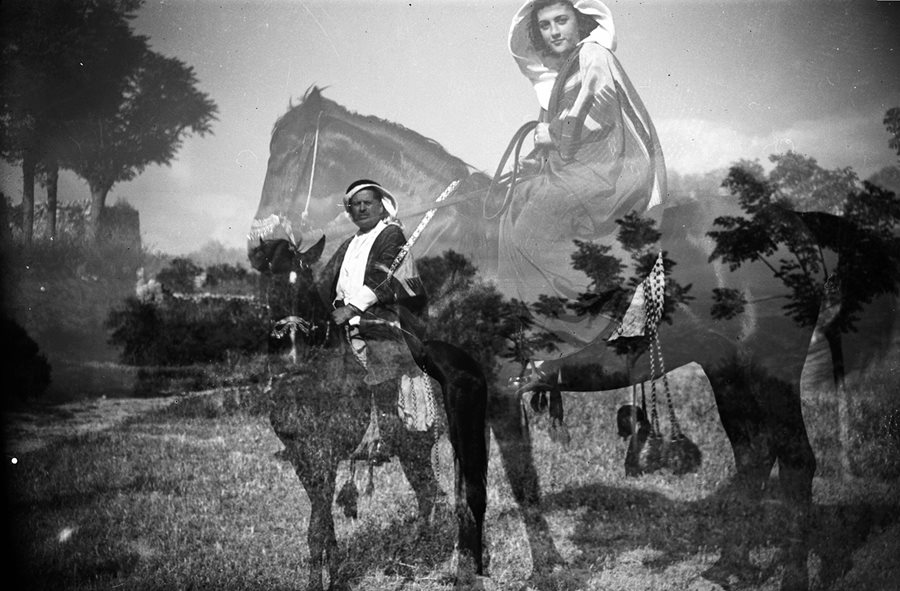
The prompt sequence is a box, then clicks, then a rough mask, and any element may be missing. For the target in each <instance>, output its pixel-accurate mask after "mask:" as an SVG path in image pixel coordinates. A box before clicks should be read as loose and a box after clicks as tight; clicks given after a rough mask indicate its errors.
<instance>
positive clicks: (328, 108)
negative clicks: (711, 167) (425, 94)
mask: <svg viewBox="0 0 900 591" xmlns="http://www.w3.org/2000/svg"><path fill="white" fill-rule="evenodd" d="M360 177H368V178H375V179H379V180H381V181H382V182H383V183H384V184H385V185H386V186H390V187H391V188H392V189H395V188H396V189H397V193H399V194H401V195H402V194H404V193H408V194H409V195H410V199H409V200H403V201H402V203H401V217H402V218H403V220H404V222H405V224H406V225H407V226H408V227H415V225H416V223H417V222H418V220H419V219H420V218H421V216H422V214H423V213H424V211H425V210H427V209H428V208H429V207H430V206H431V205H432V204H431V203H430V202H429V199H433V198H434V197H435V196H437V195H438V194H440V192H441V190H442V189H443V188H444V187H445V186H447V185H448V184H449V183H450V182H451V181H452V180H455V179H462V183H461V184H460V187H459V188H458V189H457V194H456V196H455V197H454V198H451V199H450V200H448V201H449V203H447V204H445V206H442V208H441V209H440V210H439V211H438V212H437V215H435V217H434V221H433V222H432V225H430V226H429V227H428V228H427V229H426V232H425V233H424V234H423V235H422V236H423V238H422V239H421V241H420V246H421V247H422V250H419V247H418V246H417V250H416V255H417V256H418V257H421V256H422V255H423V254H440V252H441V249H442V248H452V249H454V250H456V251H457V252H461V253H462V254H464V255H466V256H469V257H471V259H472V260H473V262H475V264H476V265H477V266H478V267H479V269H480V270H481V271H482V272H483V273H484V274H485V275H486V276H487V277H488V278H492V275H491V273H492V271H493V269H494V267H493V265H492V261H494V260H495V257H496V252H497V244H496V241H497V231H496V226H495V224H493V223H492V221H491V219H490V218H491V215H490V214H491V211H490V207H487V208H485V206H484V201H485V200H484V199H483V197H484V196H485V194H486V186H487V185H488V184H489V183H488V182H487V181H486V177H485V176H484V175H480V174H478V173H474V172H473V171H472V170H471V169H470V168H469V167H467V166H466V165H465V163H464V162H462V161H461V160H459V159H457V158H454V157H453V156H451V155H449V154H446V153H444V152H442V151H441V150H440V149H439V146H437V145H436V144H435V143H434V142H433V141H431V140H429V139H427V138H424V137H422V136H420V135H418V134H416V133H415V132H412V131H410V130H408V129H405V128H403V127H401V126H398V125H396V124H393V123H390V122H386V121H383V120H380V119H377V118H374V117H364V116H360V115H356V114H354V113H351V112H349V111H347V110H346V109H344V108H343V107H341V106H339V105H337V104H335V103H333V102H331V101H328V100H326V99H324V98H323V97H322V96H321V94H320V93H319V91H318V90H317V89H313V90H311V91H310V92H309V93H308V94H307V96H306V97H304V101H303V102H302V103H301V104H300V105H297V106H296V107H293V108H292V109H290V110H289V111H288V113H287V114H285V116H283V117H282V118H281V119H280V120H279V122H278V123H277V124H276V126H275V129H274V132H273V136H272V142H271V156H270V160H269V169H268V173H267V177H266V182H265V185H264V188H263V193H262V198H261V200H260V206H259V210H258V213H257V218H256V220H254V224H253V230H252V232H251V242H250V258H251V261H254V260H257V259H259V258H260V257H259V253H260V252H263V251H264V250H265V249H266V248H269V247H270V246H267V245H270V244H271V241H272V240H277V239H278V238H279V237H280V238H284V237H285V235H284V233H281V235H280V236H279V231H280V230H279V228H281V229H283V228H284V226H285V224H277V223H273V220H276V221H277V220H284V219H287V220H290V222H291V224H289V226H291V227H292V228H293V229H295V230H297V231H298V232H300V233H301V234H302V235H303V236H307V235H315V234H314V233H315V232H319V233H321V232H323V231H324V232H325V233H326V235H333V234H335V233H338V232H339V230H340V234H341V235H344V234H347V233H348V231H349V230H350V228H349V227H347V228H345V229H340V228H339V225H340V219H339V218H336V214H335V211H340V210H339V209H338V205H339V204H340V195H341V193H342V191H343V189H344V187H346V186H347V185H348V184H349V183H350V182H351V181H353V180H355V179H356V178H360ZM741 199H742V198H739V197H737V196H731V197H723V196H718V195H717V196H712V197H710V198H706V199H696V200H695V199H683V200H677V199H676V200H674V201H673V202H670V203H669V204H667V205H665V209H664V211H662V212H656V213H659V214H660V215H659V216H656V219H661V220H662V221H661V222H660V223H659V226H658V230H659V233H660V236H661V237H660V238H659V241H658V244H657V245H656V248H657V251H661V252H663V253H665V255H666V257H667V259H668V260H669V261H670V262H669V263H668V264H667V268H666V272H667V275H668V277H667V280H668V281H669V283H668V284H669V285H672V286H682V287H684V288H687V287H689V288H690V289H689V296H690V297H686V298H681V299H680V300H677V299H673V300H672V301H673V302H676V303H673V305H672V306H671V309H670V310H668V313H667V317H666V319H665V321H664V322H663V323H662V324H661V326H660V328H659V333H658V334H659V339H660V342H661V350H662V353H663V355H664V360H665V365H666V368H667V369H674V368H677V367H679V366H682V365H685V364H688V363H691V362H696V363H697V364H699V365H700V366H701V367H702V368H703V370H704V372H705V373H706V375H707V377H708V378H709V381H710V384H711V386H712V389H713V392H714V395H715V400H716V404H717V407H718V411H719V416H720V418H721V421H722V425H723V427H724V429H725V433H726V434H727V436H728V438H729V441H730V443H731V445H732V449H733V452H734V459H735V468H736V472H737V475H736V479H735V483H736V485H737V486H736V487H735V488H736V489H737V490H739V491H741V494H742V495H744V496H745V497H746V498H748V499H750V501H751V504H753V503H756V504H757V505H759V501H761V500H762V498H763V497H762V491H763V490H764V489H766V487H767V486H768V482H769V476H770V474H771V472H772V470H773V468H774V466H775V465H776V464H777V466H778V477H779V480H780V483H781V492H782V498H783V503H784V506H785V507H786V508H787V509H786V514H787V515H788V519H787V520H786V522H785V526H784V528H783V530H782V532H780V534H781V543H782V550H783V551H782V553H781V557H782V561H783V563H784V565H785V569H784V578H783V581H782V586H783V587H784V588H790V589H806V588H807V587H808V573H807V569H806V562H807V554H808V551H809V544H808V539H807V538H808V530H809V515H810V509H811V506H812V481H813V476H814V474H815V471H816V457H815V454H814V452H813V448H812V446H811V444H810V440H809V435H808V432H807V428H806V423H805V422H804V418H803V413H802V409H801V398H800V378H801V374H802V373H804V371H805V372H806V375H805V377H806V378H809V377H810V376H814V375H815V374H817V373H819V372H821V369H822V368H820V367H818V366H815V367H813V366H810V365H809V364H808V363H807V357H808V351H809V348H810V340H811V336H812V334H813V330H814V329H815V328H816V318H817V317H818V316H819V313H820V310H824V309H826V308H827V307H828V306H829V305H832V308H831V310H832V312H833V310H834V309H835V306H836V309H840V308H841V306H842V305H844V304H845V303H846V301H845V298H844V297H843V295H844V294H846V293H847V290H848V289H849V288H852V287H854V286H855V285H857V284H860V283H863V282H865V281H868V280H871V279H872V276H862V275H859V274H858V272H857V274H856V275H854V274H853V273H854V265H853V264H845V265H843V267H842V266H841V264H840V263H833V259H829V260H830V261H831V262H829V263H828V264H825V258H821V257H820V258H821V260H820V258H817V257H818V254H819V252H820V251H821V250H822V248H821V247H822V245H823V243H827V242H829V241H831V242H832V243H834V242H835V241H834V238H835V235H834V233H835V232H838V233H841V232H843V231H844V230H847V234H846V235H847V236H848V240H847V241H845V243H844V244H843V245H842V246H840V245H834V244H832V246H834V247H835V248H834V250H836V251H840V250H841V248H844V249H845V250H844V251H843V252H840V253H839V258H842V260H845V261H850V260H851V259H853V254H854V253H853V252H852V248H853V246H854V244H862V243H864V242H867V241H866V240H853V239H849V237H850V236H852V235H859V233H858V232H855V231H853V229H852V228H848V227H847V224H846V223H843V222H839V221H837V220H835V219H833V216H822V215H797V214H794V213H792V212H789V211H784V212H783V214H778V215H777V216H775V217H773V220H775V221H773V225H772V228H774V227H775V226H777V227H779V228H781V237H778V236H775V235H774V233H773V234H772V235H771V236H766V232H767V231H768V230H769V229H770V227H769V226H767V225H766V224H759V225H758V226H757V227H755V228H756V229H755V230H754V231H752V232H750V233H748V234H745V235H744V237H743V239H740V240H736V241H735V243H734V244H731V245H730V248H731V250H730V251H729V250H728V248H726V247H728V246H729V244H728V243H727V240H726V238H727V237H726V238H722V241H718V240H717V239H714V238H713V233H714V232H716V231H723V230H725V227H724V226H722V225H721V224H720V221H721V220H723V219H727V218H729V217H730V218H732V219H736V218H738V219H743V218H744V217H745V216H748V215H749V214H748V212H747V211H746V210H745V207H744V206H745V204H744V203H742V201H741ZM307 203H310V205H308V206H307V205H306V204H307ZM773 211H774V210H773ZM404 212H405V215H404ZM486 214H487V215H486ZM774 215H775V214H773V216H774ZM776 222H777V223H776ZM826 238H828V240H826ZM769 239H771V240H770V242H771V245H769V244H768V243H767V242H766V240H769ZM847 243H849V249H850V250H849V251H848V250H847V248H848V244H847ZM745 244H746V245H747V246H748V247H750V246H754V245H756V244H762V251H763V252H762V254H761V255H760V256H756V257H753V256H750V257H744V258H743V259H741V254H742V253H743V252H744V251H742V250H741V247H742V245H745ZM882 250H885V249H882ZM886 250H888V251H890V249H886ZM878 251H879V249H878V248H873V249H871V250H870V252H872V253H876V254H877V252H878ZM865 258H866V257H856V259H855V260H856V261H857V262H860V261H863V260H864V259H865ZM797 260H801V261H802V262H801V263H800V264H799V265H795V266H794V267H790V268H791V269H794V268H795V267H796V268H800V270H801V271H802V276H803V281H802V282H801V283H802V285H800V284H798V283H797V282H795V281H794V279H795V276H794V274H792V272H791V273H788V272H781V271H779V269H778V266H779V264H780V263H779V261H797ZM813 260H815V261H817V262H816V263H815V264H811V263H810V261H813ZM254 264H255V266H256V267H257V268H261V267H260V266H259V265H258V264H257V263H254ZM792 264H793V263H792ZM832 264H834V265H837V266H836V267H832V266H829V265H832ZM887 264H889V265H894V266H896V261H889V262H888V263H887ZM834 268H841V269H843V272H842V273H841V274H842V277H841V279H842V282H841V285H843V287H839V288H838V290H837V292H836V293H834V292H829V291H828V290H827V289H826V287H825V286H826V279H828V278H829V277H831V276H832V274H830V272H831V271H833V270H834ZM885 268H886V267H885ZM798 285H799V288H798ZM798 289H799V291H801V292H802V293H800V295H798ZM878 290H881V291H880V293H885V292H887V293H891V292H894V293H895V292H896V286H895V285H893V284H892V285H888V286H882V287H877V288H875V287H873V289H872V292H873V293H875V292H877V291H878ZM829 293H830V294H831V295H830V296H829V297H830V298H831V299H830V300H829V298H827V297H824V296H826V295H828V294H829ZM505 295H508V294H505ZM668 295H670V294H669V293H668V292H667V296H668ZM729 298H731V299H730V300H729ZM798 298H799V299H798ZM590 301H591V300H590V298H589V299H588V300H585V302H580V303H581V304H590ZM729 302H730V304H731V305H730V306H728V305H724V304H728V303H729ZM723 305H724V307H725V308H730V310H728V311H726V312H723ZM798 310H799V312H798ZM801 312H802V313H801ZM839 315H840V312H838V313H831V314H829V315H828V316H829V319H833V318H834V317H835V316H839ZM894 315H895V313H894V312H891V315H890V316H882V317H881V318H880V319H879V320H878V321H877V322H876V323H874V324H873V325H872V326H873V327H874V328H875V329H876V330H874V331H871V332H870V331H863V330H861V331H860V337H875V338H881V337H882V336H883V335H884V333H885V329H888V331H890V329H891V326H892V324H893V322H894V321H895V319H894ZM820 324H822V322H820ZM819 328H826V329H827V328H828V327H826V326H820V327H819ZM868 345H869V346H867V347H866V350H867V351H868V352H869V354H868V357H869V358H874V357H875V355H873V354H872V353H873V352H874V351H875V350H879V349H881V350H883V348H884V346H885V341H884V340H881V341H879V342H876V343H874V345H873V344H871V343H869V344H868ZM847 361H848V365H849V360H847ZM805 366H806V367H805ZM804 367H805V370H804ZM545 368H554V369H552V370H548V371H545V372H544V373H543V374H541V375H538V376H537V378H536V379H535V380H533V381H532V382H531V383H529V384H528V386H527V389H538V390H540V389H549V390H553V389H557V390H562V391H600V390H612V389H617V388H623V387H626V386H630V385H633V384H636V383H641V382H642V381H644V380H647V379H648V377H650V364H649V363H648V361H647V355H642V356H641V355H638V356H637V357H636V356H635V354H634V349H631V350H628V351H626V350H625V349H623V348H622V347H618V346H616V345H614V344H612V343H609V342H607V340H606V335H605V334H601V335H598V337H597V339H596V340H595V341H593V342H591V343H589V344H588V346H587V347H586V348H584V349H583V350H582V352H581V353H579V354H576V355H575V356H574V357H568V358H565V359H563V360H560V361H559V362H552V361H547V362H545ZM826 373H827V372H826ZM827 378H828V380H826V381H815V380H808V381H807V383H809V384H814V386H813V387H823V386H824V387H828V388H830V387H833V383H832V382H831V380H830V378H831V376H830V375H828V376H827ZM518 412H519V407H518V399H517V397H515V396H500V397H497V400H496V403H495V401H494V400H493V399H492V400H491V404H490V406H489V414H490V421H491V427H492V428H493V429H494V432H495V435H496V437H497V441H498V444H499V446H500V451H501V453H502V455H503V459H504V463H505V467H506V470H507V474H508V475H509V477H510V478H509V479H510V484H511V485H512V488H513V494H514V495H515V497H516V500H517V501H518V502H519V503H520V505H521V506H522V508H523V515H524V517H525V525H526V528H527V530H528V535H529V540H528V541H529V543H530V545H531V550H532V558H533V562H534V564H535V568H536V569H540V568H546V567H547V566H548V563H552V561H553V556H554V551H553V542H552V538H550V537H549V534H548V530H547V527H546V523H545V522H544V521H543V518H542V516H541V511H540V505H539V487H538V485H537V482H536V477H535V472H534V468H533V465H532V464H531V460H530V455H529V453H530V448H529V447H528V442H527V438H526V440H522V438H521V437H520V432H519V431H518V428H517V427H518V420H519V416H518ZM520 452H524V453H520ZM736 506H743V504H742V502H737V501H736ZM738 538H739V536H736V538H735V543H734V548H729V547H726V548H723V550H722V558H721V561H720V562H721V563H722V566H723V568H725V569H726V573H725V575H727V569H729V568H731V565H732V564H734V565H735V567H734V572H738V571H739V570H740V567H741V565H740V564H739V563H741V562H744V563H746V562H747V561H748V560H749V557H748V554H747V551H746V550H747V549H746V548H745V547H742V546H741V545H740V544H739V543H738V541H737V539H738ZM548 557H549V558H548ZM726 578H727V576H726Z"/></svg>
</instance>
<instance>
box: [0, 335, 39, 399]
mask: <svg viewBox="0 0 900 591" xmlns="http://www.w3.org/2000/svg"><path fill="white" fill-rule="evenodd" d="M0 333H2V335H3V341H4V343H5V345H6V352H5V353H4V354H3V364H2V369H0V386H2V391H3V392H4V394H5V395H6V398H5V399H4V404H10V403H13V402H24V401H26V400H27V399H29V398H32V397H36V396H41V395H42V394H44V392H46V391H47V387H48V386H49V385H50V364H49V363H48V362H47V357H46V356H44V354H43V353H41V352H40V349H39V347H38V345H37V343H35V342H34V339H32V338H31V337H30V336H28V333H27V332H25V329H24V328H22V326H21V325H20V324H19V323H17V322H15V321H14V320H11V319H9V318H2V319H0Z"/></svg>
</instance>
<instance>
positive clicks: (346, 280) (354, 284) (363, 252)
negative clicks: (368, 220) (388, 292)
mask: <svg viewBox="0 0 900 591" xmlns="http://www.w3.org/2000/svg"><path fill="white" fill-rule="evenodd" d="M385 228H387V224H386V223H385V222H384V220H379V222H378V223H377V224H376V225H375V227H373V228H372V229H371V230H369V231H368V232H366V233H365V234H356V236H354V237H353V238H352V239H351V240H350V244H349V245H348V246H347V252H346V253H344V260H343V261H342V262H341V269H340V271H338V280H337V287H336V289H335V299H336V300H344V305H353V306H355V307H356V308H357V309H358V310H360V311H362V312H365V311H366V310H367V309H368V308H369V306H371V305H372V304H374V303H375V302H377V301H378V296H377V295H375V292H374V291H372V290H371V288H369V287H368V286H366V285H365V283H364V281H365V278H366V263H367V262H368V261H369V253H370V252H371V251H372V245H373V244H374V243H375V239H376V238H378V235H379V234H381V232H382V231H384V229H385ZM354 321H355V322H354ZM350 322H351V324H356V323H358V322H359V316H357V317H355V318H354V319H352V320H351V321H350Z"/></svg>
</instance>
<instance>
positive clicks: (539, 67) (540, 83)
mask: <svg viewBox="0 0 900 591" xmlns="http://www.w3.org/2000/svg"><path fill="white" fill-rule="evenodd" d="M571 3H572V6H574V7H575V10H577V11H578V12H580V13H582V14H585V15H587V16H589V17H591V18H592V19H594V20H595V21H596V22H597V28H595V29H594V30H593V31H591V34H590V35H588V36H587V37H586V38H584V39H582V40H581V43H587V42H591V43H599V44H600V45H602V46H603V47H605V48H607V49H608V50H610V51H615V50H616V27H615V24H613V18H612V13H611V12H610V11H609V8H607V7H606V5H605V4H603V2H600V0H571ZM533 5H534V2H533V0H528V2H526V3H525V4H523V5H522V8H520V9H519V11H518V12H516V15H515V16H514V17H513V20H512V25H511V26H510V28H509V51H510V53H512V55H513V57H514V58H515V60H516V63H517V64H518V65H519V69H520V70H522V73H523V74H525V77H526V78H528V79H529V80H530V81H531V84H532V85H533V86H534V92H535V94H537V98H538V102H539V103H540V104H541V107H542V108H544V109H546V108H547V106H548V105H549V103H550V93H551V91H552V90H553V84H554V82H555V81H556V71H555V70H551V69H550V68H549V67H547V66H546V65H544V62H543V60H542V56H541V51H540V50H538V49H536V48H535V47H534V45H532V44H531V37H530V36H529V34H528V29H529V28H530V27H531V11H532V10H533V8H532V6H533ZM579 45H580V43H579Z"/></svg>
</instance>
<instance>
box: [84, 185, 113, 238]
mask: <svg viewBox="0 0 900 591" xmlns="http://www.w3.org/2000/svg"><path fill="white" fill-rule="evenodd" d="M108 194H109V187H102V186H99V185H95V184H94V183H91V216H90V218H89V219H88V224H87V227H86V228H85V230H86V236H85V238H87V240H88V242H91V243H96V242H97V238H98V236H99V235H100V216H101V215H103V208H104V207H106V196H107V195H108Z"/></svg>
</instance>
